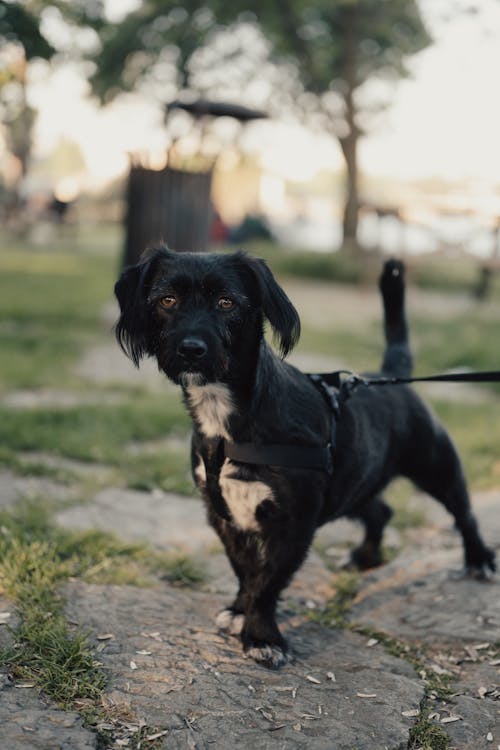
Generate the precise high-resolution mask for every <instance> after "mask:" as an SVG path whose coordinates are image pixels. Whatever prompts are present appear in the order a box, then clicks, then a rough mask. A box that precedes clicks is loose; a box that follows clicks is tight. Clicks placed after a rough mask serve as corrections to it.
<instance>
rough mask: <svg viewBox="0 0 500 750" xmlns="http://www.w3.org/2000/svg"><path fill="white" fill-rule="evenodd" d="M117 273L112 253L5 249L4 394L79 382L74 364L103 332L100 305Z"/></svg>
mask: <svg viewBox="0 0 500 750" xmlns="http://www.w3.org/2000/svg"><path fill="white" fill-rule="evenodd" d="M6 247H7V246H6ZM115 275H116V264H115V261H114V259H113V258H112V257H109V256H103V255H89V254H73V253H71V252H70V251H67V250H66V251H62V250H59V251H53V250H51V251H47V250H41V249H36V250H35V249H27V248H26V247H25V246H24V245H23V246H22V249H20V246H19V243H17V244H13V245H11V246H10V247H7V249H6V250H5V251H2V256H1V257H0V321H1V323H0V348H1V350H2V355H3V356H2V367H1V368H0V392H1V391H5V390H7V389H8V388H34V387H40V386H43V385H47V384H50V385H51V386H52V387H53V386H54V385H57V384H59V383H64V384H65V385H66V386H67V384H68V381H71V382H76V380H77V379H76V378H75V377H72V376H71V373H70V365H71V364H72V363H73V362H74V361H75V359H76V358H77V357H78V355H79V353H80V351H81V347H82V345H84V344H86V343H88V342H89V340H90V339H89V337H90V336H93V337H95V335H96V333H100V328H101V324H100V320H99V315H100V309H101V307H102V305H103V304H104V302H105V301H106V300H107V299H109V298H110V296H111V290H112V287H113V281H114V277H115Z"/></svg>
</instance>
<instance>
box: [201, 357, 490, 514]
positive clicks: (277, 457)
mask: <svg viewBox="0 0 500 750" xmlns="http://www.w3.org/2000/svg"><path fill="white" fill-rule="evenodd" d="M307 377H308V378H309V380H310V381H311V383H312V384H313V385H314V387H315V388H316V389H317V390H318V391H319V393H320V394H321V396H322V398H323V400H324V401H325V403H326V405H327V407H328V409H329V411H330V414H331V420H330V440H329V442H328V443H327V445H324V446H318V445H279V444H275V445H255V444H254V443H233V442H231V441H229V440H225V439H224V438H209V439H205V440H204V441H203V447H202V449H201V454H202V458H203V462H204V464H205V470H206V475H207V480H206V485H207V489H208V491H209V492H210V495H211V499H212V508H213V510H214V511H215V513H216V514H217V515H218V516H220V517H221V518H223V519H225V520H227V521H230V520H231V514H230V513H229V510H228V507H227V505H226V502H225V500H224V498H223V496H222V493H221V490H220V485H219V477H220V471H221V468H222V464H223V463H224V459H226V458H228V459H230V460H231V461H237V462H239V463H244V464H254V465H256V466H283V467H286V468H300V469H313V470H317V471H324V472H326V473H327V474H329V475H331V474H332V472H333V457H334V453H335V445H336V442H337V440H336V438H337V420H338V418H339V415H340V411H341V408H342V405H343V404H344V403H345V402H346V401H347V400H348V399H349V398H350V397H351V395H352V394H353V393H354V391H356V390H357V389H358V388H359V387H360V386H364V387H370V386H374V385H375V386H382V385H404V384H408V383H417V382H448V383H498V382H500V371H497V370H495V371H488V372H469V373H464V372H460V373H449V374H444V375H430V376H427V377H417V378H398V377H383V376H381V377H362V376H361V375H357V374H355V373H352V372H350V371H349V370H336V371H335V372H327V373H318V374H309V375H307Z"/></svg>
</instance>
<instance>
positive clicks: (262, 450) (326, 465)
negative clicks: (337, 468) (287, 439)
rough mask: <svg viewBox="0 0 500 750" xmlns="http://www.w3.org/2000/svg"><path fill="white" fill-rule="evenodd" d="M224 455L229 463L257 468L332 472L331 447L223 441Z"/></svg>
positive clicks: (329, 445)
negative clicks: (234, 462) (276, 467)
mask: <svg viewBox="0 0 500 750" xmlns="http://www.w3.org/2000/svg"><path fill="white" fill-rule="evenodd" d="M224 455H225V457H226V458H229V459H230V460H231V461H240V462H241V463H244V464H256V465H258V466H285V467H288V468H301V469H318V470H319V471H327V472H328V473H331V470H332V446H331V444H330V443H328V445H326V446H319V445H318V446H314V445H255V444H254V443H230V442H228V441H227V440H224Z"/></svg>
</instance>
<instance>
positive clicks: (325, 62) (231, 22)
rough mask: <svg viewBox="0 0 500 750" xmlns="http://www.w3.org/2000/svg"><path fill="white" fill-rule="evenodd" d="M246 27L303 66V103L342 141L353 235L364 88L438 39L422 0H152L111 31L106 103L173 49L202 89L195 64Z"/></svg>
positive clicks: (103, 59)
mask: <svg viewBox="0 0 500 750" xmlns="http://www.w3.org/2000/svg"><path fill="white" fill-rule="evenodd" d="M245 24H247V25H248V24H253V25H255V24H257V25H258V26H259V27H260V28H261V29H262V31H263V33H264V35H265V36H266V37H267V39H268V40H269V42H270V45H271V53H272V56H273V58H274V59H275V60H277V61H279V62H281V63H282V64H284V65H285V66H288V68H290V66H291V65H293V66H294V69H295V71H296V75H297V78H298V81H299V82H300V84H301V86H302V89H303V91H304V92H307V93H308V94H309V96H299V95H297V96H296V97H295V99H296V101H298V102H299V103H300V102H303V103H304V109H305V110H307V113H308V114H313V113H314V115H316V117H321V119H322V122H323V124H324V126H325V127H326V128H327V129H328V130H329V131H330V132H331V133H332V134H334V135H335V136H336V137H337V138H338V140H339V143H340V146H341V149H342V153H343V155H344V158H345V163H346V174H347V180H346V202H345V209H344V221H343V225H344V237H345V239H346V240H354V239H355V237H356V230H357V220H358V209H359V194H358V168H357V145H358V141H359V138H360V136H361V135H362V134H363V120H367V118H368V116H369V114H370V113H371V112H372V110H373V102H372V103H370V104H369V105H367V104H366V101H367V100H366V96H363V94H366V91H364V90H363V89H364V88H366V86H365V84H366V83H367V82H369V81H371V80H375V79H379V80H380V79H383V80H386V81H387V80H390V81H396V80H397V79H398V78H400V77H402V76H404V75H407V73H408V69H407V67H406V65H405V62H406V59H407V58H408V56H410V55H412V54H415V53H416V52H418V51H420V50H422V49H423V48H424V47H425V46H426V45H428V44H429V43H430V37H429V35H428V33H427V31H426V29H425V27H424V24H423V21H422V19H421V16H420V13H419V10H418V6H417V4H416V0H314V2H313V1H312V0H276V2H272V3H270V2H268V0H253V1H252V2H251V3H250V2H249V0H233V1H232V2H231V3H228V2H227V0H224V1H223V0H210V3H207V4H204V2H203V0H187V1H186V2H185V3H183V5H182V8H181V7H179V6H178V5H177V3H176V2H175V1H174V2H172V1H170V2H168V1H166V0H146V2H144V3H143V4H142V5H141V6H140V8H139V9H138V10H137V11H135V12H134V13H132V14H130V15H128V16H127V17H126V18H125V19H124V20H123V21H122V22H121V23H120V24H117V25H115V26H114V27H113V28H110V27H108V28H103V30H102V32H103V33H102V35H101V38H102V44H103V46H102V51H101V53H100V55H99V56H98V57H97V59H96V64H97V69H96V73H95V75H94V77H93V85H94V89H95V91H96V92H97V93H98V94H99V95H100V96H101V98H102V99H104V100H105V99H106V98H109V97H112V96H114V95H115V94H116V93H117V92H118V91H120V90H127V89H132V88H134V87H135V86H136V85H137V84H138V83H139V82H140V81H143V80H144V77H145V76H146V75H147V74H148V72H149V71H151V69H152V68H153V67H154V66H155V65H157V62H158V59H159V56H161V55H164V56H165V54H166V53H167V56H169V59H170V61H171V62H174V61H175V64H176V66H177V71H178V73H179V81H178V82H179V85H180V86H183V85H188V86H190V87H191V88H195V89H196V86H195V85H193V67H192V64H191V61H192V60H193V57H194V55H195V53H196V51H197V50H198V49H199V47H200V46H202V45H207V44H208V45H210V44H213V43H214V39H216V37H217V35H219V34H221V33H223V31H224V29H227V28H228V27H230V28H237V27H238V26H241V25H245ZM164 59H165V57H164ZM257 72H258V71H257Z"/></svg>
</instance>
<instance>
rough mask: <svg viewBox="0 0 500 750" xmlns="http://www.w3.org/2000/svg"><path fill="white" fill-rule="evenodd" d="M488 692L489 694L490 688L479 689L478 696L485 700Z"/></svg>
mask: <svg viewBox="0 0 500 750" xmlns="http://www.w3.org/2000/svg"><path fill="white" fill-rule="evenodd" d="M487 692H488V688H485V687H483V686H481V687H478V689H477V694H478V695H479V697H480V698H484V696H485V695H486V693H487Z"/></svg>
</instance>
